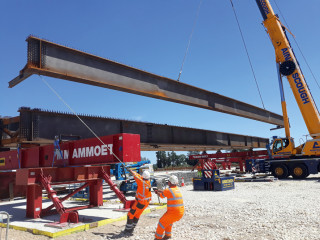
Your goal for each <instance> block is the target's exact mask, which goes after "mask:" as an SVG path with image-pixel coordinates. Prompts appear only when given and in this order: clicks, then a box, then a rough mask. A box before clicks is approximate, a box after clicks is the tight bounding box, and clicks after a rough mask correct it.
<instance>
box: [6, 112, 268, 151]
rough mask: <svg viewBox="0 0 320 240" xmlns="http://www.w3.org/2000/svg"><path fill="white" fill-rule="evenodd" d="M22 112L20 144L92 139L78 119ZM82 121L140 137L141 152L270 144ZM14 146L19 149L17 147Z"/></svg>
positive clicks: (108, 131)
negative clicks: (61, 138)
mask: <svg viewBox="0 0 320 240" xmlns="http://www.w3.org/2000/svg"><path fill="white" fill-rule="evenodd" d="M19 112H20V123H19V126H15V127H16V129H18V131H19V138H20V142H19V143H25V144H26V143H29V144H40V145H42V144H52V142H53V140H54V138H55V136H59V135H62V136H63V138H65V139H73V140H76V139H84V138H91V137H93V135H92V133H91V132H90V131H89V130H88V129H87V128H86V127H84V126H83V124H82V123H81V122H80V121H79V119H78V118H77V117H76V116H75V115H72V114H68V113H59V112H49V111H43V110H40V109H30V108H21V109H20V110H19ZM80 117H81V119H82V120H83V121H84V122H85V123H86V124H87V125H88V126H89V127H90V128H92V129H93V131H94V132H95V133H96V134H97V135H98V136H106V135H112V134H118V133H134V134H140V139H141V151H203V150H218V149H250V148H265V147H266V144H268V142H269V140H268V139H267V138H260V137H253V136H245V135H239V134H232V133H224V132H215V131H209V130H203V129H195V128H187V127H177V126H170V125H167V124H155V123H148V122H138V121H128V120H121V119H113V118H106V117H94V116H84V115H83V116H80ZM17 140H19V139H17ZM2 143H6V144H11V143H12V142H11V141H8V140H7V139H3V140H2ZM17 143H18V142H17ZM6 144H3V145H2V147H10V145H7V146H6ZM11 146H16V144H15V145H11Z"/></svg>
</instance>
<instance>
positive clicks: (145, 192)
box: [124, 169, 151, 234]
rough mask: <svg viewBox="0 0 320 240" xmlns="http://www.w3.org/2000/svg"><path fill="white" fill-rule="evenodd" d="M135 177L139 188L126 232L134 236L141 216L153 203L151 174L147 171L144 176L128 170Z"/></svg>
mask: <svg viewBox="0 0 320 240" xmlns="http://www.w3.org/2000/svg"><path fill="white" fill-rule="evenodd" d="M128 171H129V172H130V173H131V174H132V175H133V177H134V180H135V181H136V183H137V185H138V187H137V191H136V200H135V202H134V203H133V205H132V207H131V209H130V211H129V212H128V215H127V224H126V228H125V230H124V231H125V232H126V233H129V234H132V233H133V230H134V228H135V227H136V226H137V223H138V221H139V218H140V215H141V214H142V212H143V211H144V209H146V208H147V207H148V205H149V202H150V201H151V184H150V173H149V171H147V170H145V171H144V172H143V173H142V176H141V175H140V174H138V173H136V172H134V171H132V170H131V169H129V170H128Z"/></svg>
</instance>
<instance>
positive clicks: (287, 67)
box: [280, 60, 296, 76]
mask: <svg viewBox="0 0 320 240" xmlns="http://www.w3.org/2000/svg"><path fill="white" fill-rule="evenodd" d="M295 70H296V64H295V63H294V62H293V61H290V60H288V61H284V62H283V63H281V65H280V73H281V74H282V75H284V76H289V75H291V74H292V73H293V72H294V71H295Z"/></svg>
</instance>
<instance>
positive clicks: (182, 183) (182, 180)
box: [181, 177, 184, 187]
mask: <svg viewBox="0 0 320 240" xmlns="http://www.w3.org/2000/svg"><path fill="white" fill-rule="evenodd" d="M181 187H184V179H183V177H182V178H181Z"/></svg>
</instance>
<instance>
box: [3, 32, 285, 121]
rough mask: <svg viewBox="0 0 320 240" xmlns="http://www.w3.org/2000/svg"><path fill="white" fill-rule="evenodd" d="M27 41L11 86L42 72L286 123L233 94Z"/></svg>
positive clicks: (31, 38) (44, 43)
mask: <svg viewBox="0 0 320 240" xmlns="http://www.w3.org/2000/svg"><path fill="white" fill-rule="evenodd" d="M27 42H28V62H27V65H26V66H25V68H24V69H22V70H21V71H20V75H19V76H17V77H16V78H15V79H13V80H12V81H10V82H9V87H14V86H15V85H17V84H18V83H20V82H21V81H23V80H25V79H26V78H28V77H29V76H30V75H32V74H39V75H45V76H50V77H55V78H60V79H65V80H69V81H74V82H80V83H85V84H90V85H94V86H99V87H105V88H111V89H115V90H119V91H124V92H129V93H134V94H139V95H143V96H147V97H152V98H157V99H162V100H167V101H171V102H176V103H181V104H186V105H190V106H194V107H200V108H205V109H209V110H213V111H218V112H224V113H228V114H233V115H237V116H240V117H246V118H250V119H254V120H258V121H262V122H266V123H271V124H275V125H279V126H283V118H282V116H281V115H278V114H275V113H272V112H270V111H266V110H264V109H261V108H258V107H256V106H253V105H250V104H247V103H244V102H240V101H237V100H235V99H232V98H228V97H225V96H222V95H219V94H216V93H213V92H209V91H206V90H204V89H201V88H197V87H194V86H191V85H188V84H185V83H182V82H178V81H176V80H172V79H169V78H165V77H161V76H158V75H155V74H152V73H149V72H145V71H142V70H139V69H136V68H132V67H129V66H126V65H123V64H120V63H117V62H113V61H110V60H107V59H104V58H100V57H97V56H94V55H90V54H88V53H84V52H81V51H78V50H75V49H71V48H67V47H64V46H61V45H58V44H55V43H52V42H49V41H46V40H42V39H39V38H35V37H29V38H28V39H27Z"/></svg>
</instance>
